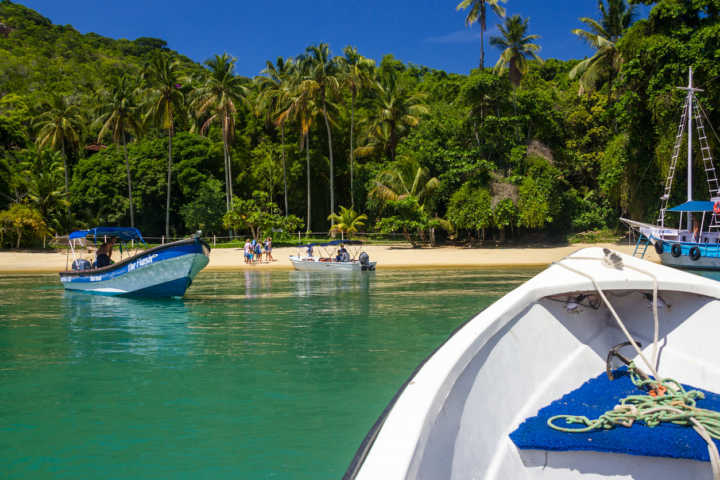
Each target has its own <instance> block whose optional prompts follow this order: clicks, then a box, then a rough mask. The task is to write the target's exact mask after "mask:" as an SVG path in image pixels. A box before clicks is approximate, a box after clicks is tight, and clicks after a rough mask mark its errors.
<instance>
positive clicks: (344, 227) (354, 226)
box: [328, 205, 368, 238]
mask: <svg viewBox="0 0 720 480" xmlns="http://www.w3.org/2000/svg"><path fill="white" fill-rule="evenodd" d="M330 217H333V218H330ZM330 217H328V220H332V221H333V226H332V228H331V229H330V232H340V233H343V234H345V235H347V236H348V238H350V237H351V236H352V234H353V233H357V232H358V229H360V228H362V227H364V226H365V221H366V220H367V218H368V217H367V215H365V214H364V213H357V212H356V211H355V210H353V209H352V208H345V207H343V206H342V205H341V206H340V213H332V214H330Z"/></svg>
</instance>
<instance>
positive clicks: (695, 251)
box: [689, 247, 700, 261]
mask: <svg viewBox="0 0 720 480" xmlns="http://www.w3.org/2000/svg"><path fill="white" fill-rule="evenodd" d="M689 255H690V258H691V259H692V260H693V261H696V260H698V259H699V258H700V249H699V248H698V247H692V248H691V249H690V253H689Z"/></svg>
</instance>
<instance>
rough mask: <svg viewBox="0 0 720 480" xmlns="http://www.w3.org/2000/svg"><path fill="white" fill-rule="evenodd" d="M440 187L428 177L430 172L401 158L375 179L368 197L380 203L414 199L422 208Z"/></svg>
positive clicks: (437, 182)
mask: <svg viewBox="0 0 720 480" xmlns="http://www.w3.org/2000/svg"><path fill="white" fill-rule="evenodd" d="M439 187H440V180H438V179H437V178H436V177H430V171H429V170H428V169H427V168H425V167H422V166H420V164H419V163H417V161H415V160H412V159H408V158H405V157H401V158H400V159H399V160H398V161H396V162H394V163H393V164H391V165H390V166H389V167H388V168H386V169H385V170H382V171H381V172H380V173H378V175H377V176H376V177H375V186H374V187H373V188H372V190H370V192H369V193H368V196H370V197H371V198H375V199H376V200H379V201H380V202H383V203H384V202H388V201H398V200H403V199H405V198H408V197H415V198H417V199H418V203H419V204H420V205H421V206H422V205H423V204H424V203H425V201H426V200H427V199H428V198H429V197H430V196H431V195H432V194H433V193H434V192H435V191H436V190H437V189H438V188H439Z"/></svg>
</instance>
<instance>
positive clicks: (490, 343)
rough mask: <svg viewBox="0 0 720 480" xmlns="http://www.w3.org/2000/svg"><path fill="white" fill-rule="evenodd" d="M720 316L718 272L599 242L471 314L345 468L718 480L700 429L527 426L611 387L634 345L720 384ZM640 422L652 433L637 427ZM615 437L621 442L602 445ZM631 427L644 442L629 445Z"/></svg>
mask: <svg viewBox="0 0 720 480" xmlns="http://www.w3.org/2000/svg"><path fill="white" fill-rule="evenodd" d="M719 315H720V284H719V283H717V282H714V281H711V280H708V279H705V278H702V277H699V276H696V275H692V274H690V273H687V272H682V271H678V270H674V269H670V268H668V267H664V266H662V265H657V264H654V263H651V262H647V261H644V260H640V259H637V258H634V257H631V256H627V255H621V254H617V253H615V252H610V251H607V250H603V249H600V248H589V249H584V250H581V251H579V252H576V253H575V254H573V255H571V256H569V257H567V258H565V259H563V260H562V261H560V262H557V263H556V264H554V265H552V266H550V267H549V268H548V269H546V270H545V271H543V272H541V273H540V274H538V275H537V276H535V277H534V278H532V279H531V280H529V281H528V282H526V283H525V284H523V285H522V286H520V287H518V288H517V289H515V290H513V291H512V292H510V293H508V294H507V295H505V296H504V297H502V298H501V299H500V300H498V301H497V302H495V303H494V304H493V305H491V306H490V307H488V308H487V309H486V310H484V311H483V312H481V313H480V314H478V315H477V316H476V317H474V318H473V319H471V320H470V321H468V322H467V323H466V324H464V325H463V326H462V327H461V328H459V329H458V330H456V331H455V333H453V334H452V335H451V336H450V337H449V338H448V339H447V340H446V342H445V343H444V344H443V345H441V346H440V347H439V348H438V349H437V350H436V351H435V352H434V353H433V354H432V355H431V356H430V357H428V358H427V359H426V360H425V361H424V362H423V363H422V364H421V365H420V366H419V367H418V368H417V369H416V371H415V372H414V373H413V375H412V376H411V377H410V378H409V379H408V381H407V382H406V383H405V384H404V385H403V387H402V388H401V390H400V391H399V392H398V393H397V394H396V395H395V397H394V398H393V400H392V401H391V403H390V405H388V407H387V408H386V409H385V411H384V412H383V413H382V414H381V416H380V418H379V419H378V420H377V422H376V423H375V425H374V426H373V427H372V429H371V430H370V432H369V433H368V435H367V436H366V437H365V439H364V440H363V442H362V443H361V445H360V448H359V449H358V451H357V453H356V455H355V457H354V459H353V460H352V463H351V464H350V466H349V468H348V470H347V472H346V474H345V477H344V478H345V479H346V480H350V479H358V480H360V479H363V480H367V479H377V478H382V479H388V480H399V479H440V478H443V479H471V478H472V479H478V478H483V479H506V478H512V479H535V478H553V479H555V478H562V479H575V478H609V477H612V478H636V479H651V478H652V479H659V478H711V468H710V466H709V465H708V463H707V462H703V461H697V459H702V458H703V455H704V456H705V457H708V455H709V458H713V457H712V452H711V451H712V449H713V448H715V447H714V442H713V441H712V440H711V441H710V442H709V444H713V447H710V445H709V444H707V445H706V442H705V441H704V440H702V439H701V437H700V436H699V435H698V434H697V433H696V432H695V431H693V429H692V428H691V427H683V428H680V427H679V426H677V425H674V424H673V425H669V424H662V425H660V426H656V427H654V428H649V427H648V426H646V425H643V424H641V423H640V422H639V421H638V423H636V424H635V425H632V426H631V427H630V428H625V427H622V426H619V425H618V426H616V427H615V428H613V429H608V430H606V429H604V428H600V430H599V431H598V432H595V433H593V432H590V433H565V432H559V433H558V432H555V433H556V434H557V435H560V436H561V437H560V438H561V440H560V441H557V436H556V437H555V440H554V441H553V442H548V443H547V444H546V445H544V446H543V445H534V446H530V447H528V442H525V441H523V438H522V435H520V434H518V432H520V431H521V430H522V429H523V428H526V427H527V425H529V424H532V422H531V420H532V419H537V418H539V417H541V416H542V414H543V412H546V411H547V410H548V408H550V407H553V406H555V407H553V408H559V409H560V411H561V412H562V413H567V414H573V413H575V410H574V409H575V408H579V407H577V406H578V405H581V404H582V405H584V406H585V407H588V406H592V404H593V403H594V402H600V398H596V397H595V396H593V395H590V396H588V397H584V398H582V399H581V401H579V402H576V403H573V402H572V400H573V397H572V395H574V394H575V393H576V392H583V391H585V390H587V388H590V387H592V385H594V384H593V382H595V384H597V382H604V384H603V385H604V387H603V388H602V389H600V390H596V391H593V394H594V395H598V396H602V395H605V394H608V395H610V394H613V393H614V390H613V389H614V388H615V387H614V386H615V385H621V382H622V380H620V379H616V380H612V381H611V380H606V379H605V377H604V376H605V372H606V370H607V371H610V367H609V363H610V359H611V358H612V356H613V353H617V349H618V348H619V346H620V345H623V342H625V343H627V342H629V341H632V342H635V345H636V346H637V351H635V350H634V349H633V347H624V348H625V350H624V352H625V354H627V355H628V356H629V357H631V358H625V360H627V361H628V363H629V362H630V360H632V361H633V362H634V363H633V364H632V365H634V364H637V365H641V366H642V368H645V369H650V371H651V372H655V373H656V374H657V375H659V376H660V378H665V377H672V378H674V379H676V380H678V381H680V382H682V383H683V384H686V383H687V384H692V385H695V386H697V387H701V388H703V389H707V390H710V391H714V392H720V350H719V349H718V348H717V338H718V335H719V334H720V324H718V322H717V318H718V316H719ZM642 346H644V348H642ZM633 352H634V353H633ZM631 353H632V354H631ZM620 357H622V356H621V355H620V356H618V358H620ZM646 361H647V363H646ZM646 365H649V366H646ZM633 368H634V367H633ZM653 376H654V377H656V376H655V375H653ZM626 383H627V382H626ZM588 385H589V386H590V387H588ZM623 385H624V384H623ZM631 388H632V385H631ZM638 388H639V387H638ZM639 393H646V392H638V394H639ZM660 395H661V394H660ZM707 395H708V396H712V394H711V393H708V394H707ZM645 396H646V397H648V398H649V397H650V396H652V392H650V395H645ZM715 397H717V398H720V396H718V395H715ZM612 402H615V400H614V399H613V400H612ZM612 402H611V403H610V405H611V406H610V407H609V408H610V409H612V405H614V403H612ZM717 404H718V403H717V401H716V405H717ZM558 405H559V407H558ZM697 406H698V407H701V406H702V404H701V401H700V400H698V403H697ZM690 416H692V414H690ZM576 418H578V417H576ZM541 420H542V421H540V422H539V423H538V422H535V425H536V426H537V425H539V427H537V428H539V429H540V430H541V431H540V436H550V434H551V433H553V432H554V430H553V429H551V428H550V427H549V426H548V425H547V424H546V421H545V419H541ZM548 421H549V420H548ZM556 422H557V421H556ZM631 424H632V422H631ZM571 427H572V425H571ZM575 428H577V426H575ZM545 430H547V431H545ZM638 431H640V432H641V433H643V434H645V435H646V438H645V441H642V442H640V441H636V440H635V437H632V435H635V434H637V432H638ZM521 433H523V432H521ZM610 435H615V437H613V438H619V439H620V440H618V442H619V443H618V444H617V445H615V444H612V445H610V447H609V448H606V449H603V448H600V447H601V446H602V445H603V440H606V439H607V437H608V436H610ZM625 435H630V437H628V438H630V439H632V440H631V441H630V442H624V443H623V442H622V441H621V440H622V438H623V436H625ZM673 435H686V436H687V438H689V439H690V440H692V441H696V442H697V443H699V444H700V447H699V450H700V451H699V453H698V452H694V453H695V454H697V455H696V456H695V457H693V455H691V454H688V453H687V452H686V450H687V448H686V447H687V444H688V443H689V442H685V441H683V442H675V441H674V437H673ZM564 436H567V440H565V437H564ZM573 442H574V443H573ZM690 443H691V442H690ZM656 450H659V451H660V452H661V453H658V451H656ZM668 451H669V452H670V453H669V454H668V453H667V452H668ZM662 452H665V454H662ZM708 452H710V453H708ZM715 452H717V450H715ZM691 453H693V452H691ZM693 458H695V459H693Z"/></svg>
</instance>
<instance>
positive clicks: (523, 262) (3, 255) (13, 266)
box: [0, 243, 659, 273]
mask: <svg viewBox="0 0 720 480" xmlns="http://www.w3.org/2000/svg"><path fill="white" fill-rule="evenodd" d="M584 247H607V248H610V249H613V250H617V251H620V252H622V253H626V254H628V255H632V252H633V250H634V245H633V246H630V245H628V244H609V243H599V244H598V243H596V244H591V245H584V244H574V245H568V246H547V247H544V246H540V247H523V248H504V247H496V248H462V247H436V248H411V247H410V246H409V245H408V246H402V245H393V246H384V245H367V246H365V247H363V250H364V251H366V252H367V253H368V254H369V255H370V260H372V261H376V262H378V267H377V268H379V269H384V268H405V269H407V268H470V267H499V266H516V267H536V266H537V267H542V266H546V265H548V264H550V263H552V262H554V261H557V260H560V259H561V258H563V257H566V256H567V255H570V254H571V253H573V252H575V251H577V250H579V249H581V248H584ZM296 252H297V250H296V249H295V248H294V247H285V248H275V249H273V257H274V258H275V259H276V261H274V262H270V263H261V264H256V265H246V264H245V263H244V261H243V255H242V249H240V248H218V249H215V250H213V251H212V252H210V263H209V264H208V266H207V267H206V268H205V270H206V271H232V270H244V269H253V270H269V269H279V270H290V269H292V264H291V263H290V260H289V259H288V256H290V255H294V254H295V253H296ZM113 258H114V259H115V260H117V252H116V253H115V255H114V256H113ZM645 258H646V259H647V260H650V261H654V262H658V261H659V258H658V256H657V255H656V254H655V251H654V250H653V249H652V248H648V250H647V253H646V255H645ZM65 268H66V255H65V252H64V251H62V252H52V253H45V252H42V253H39V252H13V251H1V252H0V273H57V272H59V271H62V270H65Z"/></svg>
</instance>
